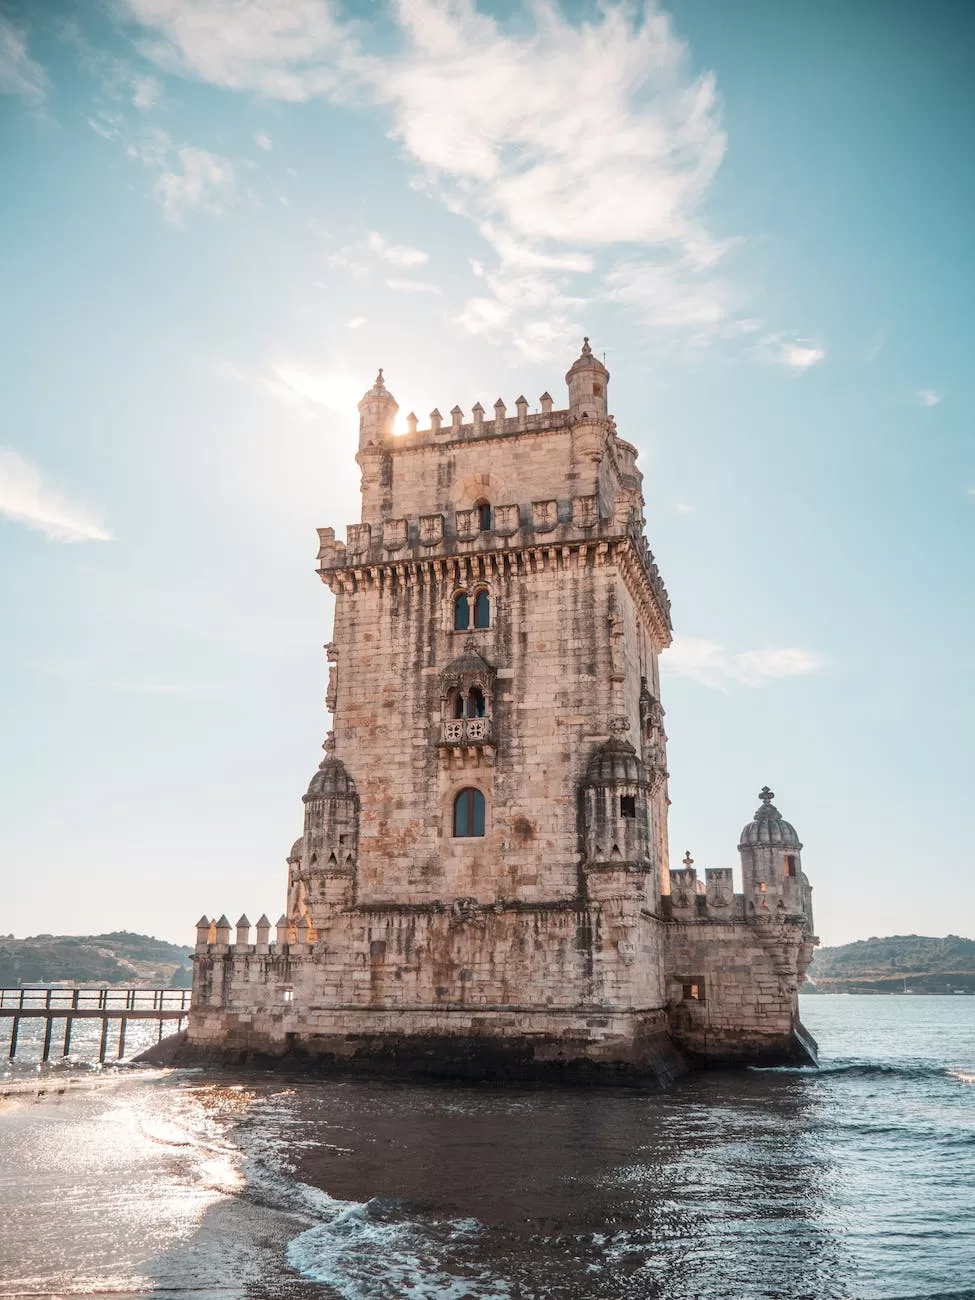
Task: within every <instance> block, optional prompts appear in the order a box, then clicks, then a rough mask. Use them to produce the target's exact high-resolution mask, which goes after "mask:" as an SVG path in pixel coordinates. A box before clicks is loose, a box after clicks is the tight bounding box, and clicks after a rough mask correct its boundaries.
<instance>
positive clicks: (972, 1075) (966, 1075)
mask: <svg viewBox="0 0 975 1300" xmlns="http://www.w3.org/2000/svg"><path fill="white" fill-rule="evenodd" d="M948 1073H949V1074H950V1075H951V1077H952V1078H953V1079H959V1080H961V1082H962V1083H975V1070H949V1071H948Z"/></svg>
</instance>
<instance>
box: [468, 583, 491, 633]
mask: <svg viewBox="0 0 975 1300" xmlns="http://www.w3.org/2000/svg"><path fill="white" fill-rule="evenodd" d="M466 626H467V624H466V623H465V624H464V627H466ZM474 626H475V627H490V626H491V597H490V596H489V595H488V594H487V592H486V591H479V592H478V593H477V597H476V599H475V601H474Z"/></svg>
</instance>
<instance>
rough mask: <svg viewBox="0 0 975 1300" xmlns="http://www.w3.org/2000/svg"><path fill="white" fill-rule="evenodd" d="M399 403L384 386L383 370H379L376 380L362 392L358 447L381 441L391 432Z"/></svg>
mask: <svg viewBox="0 0 975 1300" xmlns="http://www.w3.org/2000/svg"><path fill="white" fill-rule="evenodd" d="M398 410H399V403H398V402H397V400H396V398H395V397H394V396H393V394H392V393H391V392H390V391H389V389H388V388H387V387H386V381H385V380H384V379H383V372H382V370H380V372H379V374H378V375H377V376H376V382H375V383H374V384H373V386H372V388H370V389H369V391H368V392H367V393H363V395H362V400H361V401H360V403H359V449H360V451H361V450H362V448H363V447H366V446H368V445H369V443H379V442H382V440H383V438H388V437H389V436H390V435H391V434H392V432H393V421H394V420H395V419H396V412H397V411H398Z"/></svg>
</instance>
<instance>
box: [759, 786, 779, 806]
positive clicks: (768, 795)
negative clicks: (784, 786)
mask: <svg viewBox="0 0 975 1300" xmlns="http://www.w3.org/2000/svg"><path fill="white" fill-rule="evenodd" d="M758 797H759V799H761V801H762V803H763V804H765V806H766V807H768V805H769V804H770V803H771V802H772V800H773V799H774V798H775V791H774V790H770V789H769V788H768V786H767V785H763V786H762V789H761V793H760V794H759V796H758Z"/></svg>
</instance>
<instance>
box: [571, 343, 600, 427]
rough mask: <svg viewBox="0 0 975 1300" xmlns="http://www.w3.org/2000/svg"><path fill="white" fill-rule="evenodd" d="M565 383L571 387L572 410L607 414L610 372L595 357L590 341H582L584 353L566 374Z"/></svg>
mask: <svg viewBox="0 0 975 1300" xmlns="http://www.w3.org/2000/svg"><path fill="white" fill-rule="evenodd" d="M565 382H566V383H567V384H568V385H569V407H570V409H572V410H576V411H578V410H579V408H580V407H581V408H582V409H583V410H585V411H586V412H587V413H589V414H591V415H605V414H606V389H607V387H608V385H609V371H608V370H607V369H606V367H605V366H604V365H603V363H602V362H601V361H600V360H599V358H598V357H595V356H593V352H592V348H591V347H590V346H589V340H588V339H583V340H582V352H581V353H580V354H579V356H578V357H577V358H576V360H575V361H573V363H572V365H571V366H570V367H569V369H568V371H567V372H566V376H565Z"/></svg>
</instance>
